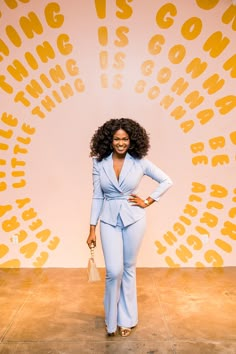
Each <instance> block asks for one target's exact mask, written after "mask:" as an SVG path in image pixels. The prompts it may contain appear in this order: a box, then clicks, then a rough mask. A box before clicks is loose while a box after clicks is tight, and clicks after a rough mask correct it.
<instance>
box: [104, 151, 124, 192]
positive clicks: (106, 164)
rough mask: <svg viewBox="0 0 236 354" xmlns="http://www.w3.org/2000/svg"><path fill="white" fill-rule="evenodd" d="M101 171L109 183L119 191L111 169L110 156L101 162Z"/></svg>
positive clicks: (111, 160) (111, 161)
mask: <svg viewBox="0 0 236 354" xmlns="http://www.w3.org/2000/svg"><path fill="white" fill-rule="evenodd" d="M103 169H104V171H105V173H106V175H107V177H108V178H109V180H110V181H111V183H112V184H113V185H114V186H115V187H116V188H117V189H118V190H119V191H120V187H119V183H118V180H117V178H116V174H115V171H114V168H113V159H112V154H110V155H109V156H108V157H106V158H105V159H104V160H103Z"/></svg>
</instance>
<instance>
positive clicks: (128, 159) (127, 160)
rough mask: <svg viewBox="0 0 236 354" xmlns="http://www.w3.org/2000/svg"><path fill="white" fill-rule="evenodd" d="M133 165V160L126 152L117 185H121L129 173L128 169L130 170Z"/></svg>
mask: <svg viewBox="0 0 236 354" xmlns="http://www.w3.org/2000/svg"><path fill="white" fill-rule="evenodd" d="M133 164H134V159H133V157H132V156H131V155H130V154H129V153H128V152H127V154H126V156H125V161H124V164H123V167H122V170H121V172H120V178H119V185H121V184H122V182H123V181H124V180H125V178H126V176H127V174H128V173H129V171H130V169H131V168H132V166H133Z"/></svg>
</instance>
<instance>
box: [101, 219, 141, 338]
mask: <svg viewBox="0 0 236 354" xmlns="http://www.w3.org/2000/svg"><path fill="white" fill-rule="evenodd" d="M145 228H146V217H143V218H142V219H140V220H138V221H136V222H135V223H133V224H131V225H128V226H126V227H124V225H123V223H122V220H121V219H120V217H118V220H117V225H116V226H112V225H109V224H106V223H104V222H102V221H101V222H100V236H101V242H102V248H103V254H104V259H105V266H106V286H105V296H104V308H105V323H106V325H107V330H108V332H110V333H111V332H115V331H116V329H117V326H123V327H134V326H136V325H137V323H138V306H137V290H136V260H137V255H138V251H139V248H140V246H141V242H142V239H143V236H144V232H145Z"/></svg>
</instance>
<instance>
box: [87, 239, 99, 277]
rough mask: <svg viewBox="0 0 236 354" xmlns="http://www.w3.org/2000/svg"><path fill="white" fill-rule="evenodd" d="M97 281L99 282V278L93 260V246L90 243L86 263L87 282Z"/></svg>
mask: <svg viewBox="0 0 236 354" xmlns="http://www.w3.org/2000/svg"><path fill="white" fill-rule="evenodd" d="M99 280H101V277H100V274H99V271H98V269H97V266H96V263H95V260H94V244H93V243H92V244H91V247H90V258H89V261H88V281H89V282H94V281H99Z"/></svg>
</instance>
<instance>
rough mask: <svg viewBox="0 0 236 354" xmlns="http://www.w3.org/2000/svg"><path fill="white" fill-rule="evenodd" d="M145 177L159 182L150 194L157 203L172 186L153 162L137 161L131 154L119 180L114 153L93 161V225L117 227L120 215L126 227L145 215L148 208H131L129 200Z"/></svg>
mask: <svg viewBox="0 0 236 354" xmlns="http://www.w3.org/2000/svg"><path fill="white" fill-rule="evenodd" d="M144 175H146V176H149V177H150V178H152V179H154V180H155V181H156V182H158V186H157V188H156V189H155V190H154V191H153V192H152V193H151V194H150V197H151V198H152V199H154V200H156V201H158V200H159V199H160V196H161V195H162V194H164V193H165V192H166V191H167V189H169V188H170V187H171V185H172V181H171V179H170V178H169V177H168V176H167V175H166V174H165V173H164V172H163V171H162V170H161V169H159V168H158V167H157V166H155V165H154V164H153V163H152V162H151V161H149V160H147V159H135V158H133V157H132V156H131V155H130V154H129V153H127V154H126V156H125V161H124V164H123V167H122V170H121V172H120V176H119V180H118V179H117V177H116V174H115V171H114V168H113V159H112V154H111V155H109V156H108V157H107V158H104V159H103V160H102V161H98V160H97V159H96V158H93V199H92V207H91V217H90V224H91V225H96V224H97V222H98V219H99V218H100V220H101V221H103V222H105V223H107V224H110V225H113V226H115V225H116V224H117V217H118V215H120V217H121V219H122V222H123V224H124V226H127V225H130V224H133V223H134V222H136V221H137V220H139V219H141V218H142V217H143V216H144V215H145V209H144V208H141V207H139V206H137V205H132V204H131V203H130V202H129V201H128V198H129V196H130V194H131V193H136V189H137V187H138V185H139V183H140V181H141V179H142V177H143V176H144Z"/></svg>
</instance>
